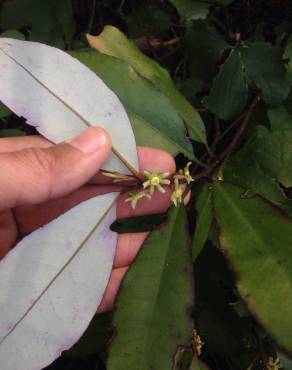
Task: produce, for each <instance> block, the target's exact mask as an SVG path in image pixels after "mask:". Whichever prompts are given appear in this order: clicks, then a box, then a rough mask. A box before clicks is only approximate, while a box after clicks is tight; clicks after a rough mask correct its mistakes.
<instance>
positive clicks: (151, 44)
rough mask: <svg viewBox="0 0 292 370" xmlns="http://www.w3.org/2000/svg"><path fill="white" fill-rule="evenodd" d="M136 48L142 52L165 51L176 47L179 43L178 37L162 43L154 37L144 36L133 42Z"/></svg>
mask: <svg viewBox="0 0 292 370" xmlns="http://www.w3.org/2000/svg"><path fill="white" fill-rule="evenodd" d="M134 42H135V44H136V46H137V47H138V48H139V49H140V50H141V51H143V52H149V51H154V50H157V49H167V48H170V47H172V46H176V45H177V44H178V43H179V42H180V38H179V37H174V38H172V39H170V40H167V41H162V40H160V39H158V38H157V37H155V36H144V37H140V38H138V39H136V40H134Z"/></svg>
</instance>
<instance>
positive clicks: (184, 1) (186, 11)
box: [170, 0, 210, 23]
mask: <svg viewBox="0 0 292 370" xmlns="http://www.w3.org/2000/svg"><path fill="white" fill-rule="evenodd" d="M170 3H171V4H172V5H173V6H174V7H175V8H176V9H177V11H178V13H179V15H180V16H181V18H182V20H183V21H185V22H187V23H188V22H190V21H193V20H196V19H200V18H201V19H205V18H206V17H207V15H208V13H209V8H210V4H209V3H207V2H206V3H204V2H201V1H193V0H170Z"/></svg>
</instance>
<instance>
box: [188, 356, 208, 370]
mask: <svg viewBox="0 0 292 370" xmlns="http://www.w3.org/2000/svg"><path fill="white" fill-rule="evenodd" d="M189 370H209V368H208V367H207V366H206V365H205V364H204V362H202V361H200V360H199V359H198V357H195V356H194V357H193V360H192V363H191V366H190V369H189Z"/></svg>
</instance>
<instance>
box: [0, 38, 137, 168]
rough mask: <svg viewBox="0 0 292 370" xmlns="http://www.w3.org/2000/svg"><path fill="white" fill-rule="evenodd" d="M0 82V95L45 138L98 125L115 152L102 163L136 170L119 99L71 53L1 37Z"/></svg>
mask: <svg viewBox="0 0 292 370" xmlns="http://www.w3.org/2000/svg"><path fill="white" fill-rule="evenodd" d="M0 84H1V90H0V100H1V101H2V102H3V103H4V104H5V105H6V106H8V107H9V108H10V109H11V110H12V111H13V112H14V113H16V114H17V115H18V116H22V117H24V118H26V119H27V122H28V123H29V124H31V125H33V126H35V127H36V129H37V130H38V131H39V132H40V133H41V134H42V135H43V136H45V137H46V138H47V139H49V140H50V141H52V142H54V143H59V142H61V141H64V140H68V139H70V138H72V137H74V136H75V135H78V134H79V133H80V132H81V131H83V130H84V129H86V128H87V127H88V126H100V127H103V128H105V129H106V130H108V131H109V133H110V135H111V138H112V143H113V148H114V149H113V151H114V153H115V154H116V155H114V154H113V155H112V156H111V158H110V159H109V161H108V162H107V163H106V165H105V166H104V169H106V170H109V171H115V172H122V173H130V172H134V173H136V172H137V171H138V159H137V153H136V145H135V138H134V134H133V131H132V128H131V124H130V121H129V119H128V116H127V114H126V112H125V109H124V107H123V105H122V104H121V102H120V101H119V99H118V97H117V96H116V95H115V94H114V93H113V92H112V91H111V90H110V89H109V88H108V87H107V86H106V85H105V84H104V83H103V81H102V80H101V79H100V78H99V77H98V76H97V75H96V74H95V73H93V72H92V71H91V70H89V69H88V68H87V67H85V66H84V65H83V64H82V63H80V62H79V61H78V60H77V59H75V58H73V57H71V56H70V55H68V54H66V53H65V52H63V51H61V50H59V49H56V48H53V47H50V46H47V45H43V44H40V43H35V42H29V41H19V40H13V39H6V38H2V39H0ZM125 164H126V166H125Z"/></svg>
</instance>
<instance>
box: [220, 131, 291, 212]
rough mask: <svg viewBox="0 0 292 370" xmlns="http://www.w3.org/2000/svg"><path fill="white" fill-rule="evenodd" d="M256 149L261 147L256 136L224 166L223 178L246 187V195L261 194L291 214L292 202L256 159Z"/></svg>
mask: <svg viewBox="0 0 292 370" xmlns="http://www.w3.org/2000/svg"><path fill="white" fill-rule="evenodd" d="M258 150H261V149H260V148H259V145H258V142H257V139H256V138H253V139H251V140H250V141H249V142H248V143H247V144H245V146H244V147H243V148H242V149H241V150H240V151H239V152H238V153H236V154H235V155H233V156H232V157H231V158H230V160H229V161H228V162H227V165H226V166H225V167H224V171H223V177H224V180H225V181H228V182H231V183H233V184H235V185H240V186H243V187H244V188H246V189H247V192H246V195H245V196H246V197H248V196H252V195H253V194H258V195H261V196H262V197H264V198H266V199H268V200H269V201H270V202H272V203H274V204H275V205H276V206H278V207H281V208H282V209H283V210H285V211H286V212H289V213H291V214H292V202H291V201H290V200H289V199H287V198H286V197H285V195H284V193H283V191H282V189H281V188H280V186H279V184H278V183H277V181H276V180H275V179H273V178H272V177H270V176H269V175H268V174H267V173H266V171H264V169H263V168H262V167H261V166H260V164H259V162H258V161H257V152H258Z"/></svg>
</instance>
